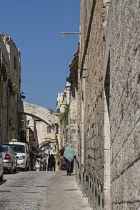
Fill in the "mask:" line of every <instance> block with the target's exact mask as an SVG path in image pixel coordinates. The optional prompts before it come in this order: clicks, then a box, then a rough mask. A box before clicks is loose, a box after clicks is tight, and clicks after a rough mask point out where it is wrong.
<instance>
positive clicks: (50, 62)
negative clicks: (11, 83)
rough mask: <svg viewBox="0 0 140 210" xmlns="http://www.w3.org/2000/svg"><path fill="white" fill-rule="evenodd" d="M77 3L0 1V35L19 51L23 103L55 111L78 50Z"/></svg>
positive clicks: (73, 0)
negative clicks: (12, 43) (9, 37)
mask: <svg viewBox="0 0 140 210" xmlns="http://www.w3.org/2000/svg"><path fill="white" fill-rule="evenodd" d="M79 13H80V0H28V1H27V0H26V1H23V0H6V1H1V12H0V33H3V34H7V35H9V36H11V38H12V39H13V41H14V42H15V44H16V45H17V47H18V48H19V50H20V52H21V80H22V83H21V92H24V93H30V94H26V95H25V96H26V98H25V101H27V102H29V103H33V104H37V105H39V106H43V107H46V108H49V109H53V110H56V98H57V93H58V92H63V91H64V89H65V84H66V77H67V76H68V75H69V63H71V61H72V59H73V57H74V53H75V52H76V50H77V47H78V41H79V37H78V35H69V36H65V37H64V38H63V35H60V34H59V32H73V31H74V32H77V31H79V25H80V23H79V21H80V20H79V19H80V14H79Z"/></svg>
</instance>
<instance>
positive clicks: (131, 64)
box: [110, 0, 140, 210]
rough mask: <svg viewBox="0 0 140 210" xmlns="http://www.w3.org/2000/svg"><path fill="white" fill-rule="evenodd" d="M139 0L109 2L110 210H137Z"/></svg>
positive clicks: (139, 172) (139, 193) (139, 201)
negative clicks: (110, 14) (110, 5)
mask: <svg viewBox="0 0 140 210" xmlns="http://www.w3.org/2000/svg"><path fill="white" fill-rule="evenodd" d="M139 4H140V2H139V0H132V1H129V0H125V1H124V0H121V1H116V0H114V1H112V25H111V28H112V37H111V40H112V41H111V50H110V62H111V63H110V82H111V83H110V94H111V97H110V125H111V209H112V210H113V209H120V210H121V209H123V210H125V209H127V210H129V209H139V207H140V182H139V180H140V103H139V102H140V69H139V68H140V44H139V38H140V33H139V25H140V24H139V23H140V22H139Z"/></svg>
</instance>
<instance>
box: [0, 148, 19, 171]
mask: <svg viewBox="0 0 140 210" xmlns="http://www.w3.org/2000/svg"><path fill="white" fill-rule="evenodd" d="M0 153H1V154H2V159H3V167H4V171H8V172H9V173H11V174H12V173H13V172H14V173H16V170H17V158H16V156H15V153H14V151H13V150H12V149H11V147H10V146H8V145H0Z"/></svg>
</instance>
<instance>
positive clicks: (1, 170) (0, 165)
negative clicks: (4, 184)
mask: <svg viewBox="0 0 140 210" xmlns="http://www.w3.org/2000/svg"><path fill="white" fill-rule="evenodd" d="M3 173H4V168H3V160H2V154H1V153H0V181H3Z"/></svg>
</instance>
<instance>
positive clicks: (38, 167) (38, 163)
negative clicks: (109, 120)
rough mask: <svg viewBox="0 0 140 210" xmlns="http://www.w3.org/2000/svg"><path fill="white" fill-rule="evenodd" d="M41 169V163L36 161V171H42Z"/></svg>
mask: <svg viewBox="0 0 140 210" xmlns="http://www.w3.org/2000/svg"><path fill="white" fill-rule="evenodd" d="M40 167H41V165H40V161H39V160H36V162H35V170H36V171H40Z"/></svg>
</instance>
